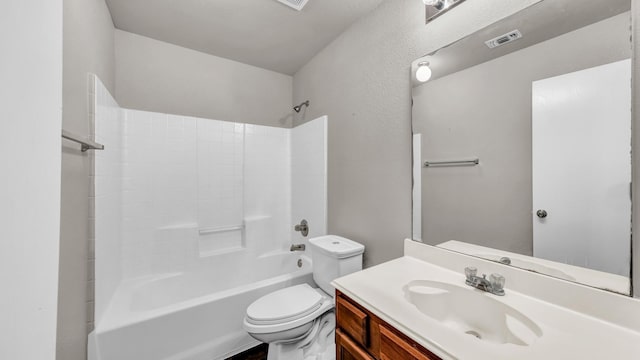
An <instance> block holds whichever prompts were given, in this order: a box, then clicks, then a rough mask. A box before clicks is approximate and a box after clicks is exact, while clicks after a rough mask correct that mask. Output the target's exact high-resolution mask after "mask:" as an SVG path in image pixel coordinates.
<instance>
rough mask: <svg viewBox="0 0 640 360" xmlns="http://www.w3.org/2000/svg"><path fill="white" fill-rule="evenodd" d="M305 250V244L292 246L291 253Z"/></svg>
mask: <svg viewBox="0 0 640 360" xmlns="http://www.w3.org/2000/svg"><path fill="white" fill-rule="evenodd" d="M305 248H306V245H305V244H292V245H291V248H290V249H289V251H304V249H305Z"/></svg>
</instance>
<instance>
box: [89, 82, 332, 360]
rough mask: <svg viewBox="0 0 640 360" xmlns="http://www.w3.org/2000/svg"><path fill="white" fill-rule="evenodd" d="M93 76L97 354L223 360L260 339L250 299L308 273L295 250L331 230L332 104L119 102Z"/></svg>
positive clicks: (108, 358) (105, 359) (92, 346)
mask: <svg viewBox="0 0 640 360" xmlns="http://www.w3.org/2000/svg"><path fill="white" fill-rule="evenodd" d="M91 79H93V81H94V87H93V89H94V91H93V93H94V95H95V97H94V100H95V104H94V109H95V114H94V116H95V119H94V120H95V140H96V141H97V142H100V143H102V144H104V145H105V150H104V151H101V152H98V153H96V154H95V166H94V171H93V172H92V175H93V177H94V180H95V186H94V194H93V195H94V199H93V200H94V202H93V204H94V212H95V214H94V215H95V216H94V219H95V224H94V226H93V228H94V230H95V232H94V235H95V297H94V299H95V311H94V319H95V329H94V331H93V332H92V333H91V334H90V335H89V339H88V340H89V344H88V348H89V350H88V352H89V359H91V360H169V359H175V360H178V359H180V360H216V359H225V358H227V357H230V356H232V355H235V354H237V353H239V352H241V351H243V350H246V349H248V348H250V347H252V346H254V345H256V344H258V342H257V341H256V340H254V339H253V338H251V337H250V336H249V335H248V334H247V333H246V331H244V329H243V328H242V323H243V318H244V315H245V311H246V309H247V307H248V306H249V305H250V304H251V303H252V302H253V301H255V300H257V299H258V298H260V297H261V296H264V295H266V294H268V293H271V292H273V291H275V290H279V289H282V288H285V287H288V286H292V285H298V284H302V283H308V284H311V285H313V279H312V270H311V260H310V258H309V257H307V256H306V255H305V253H304V252H290V251H289V247H290V246H291V244H292V243H303V244H304V243H305V242H306V240H305V238H303V237H302V235H301V234H300V233H299V232H294V231H293V224H295V223H297V222H299V221H300V220H301V219H303V218H304V219H306V220H308V221H309V224H311V226H310V233H309V235H308V236H309V237H316V236H322V235H325V234H326V149H327V136H326V134H327V117H326V116H325V117H321V118H318V119H315V120H312V121H310V122H307V123H305V124H302V125H299V126H296V127H294V128H276V127H269V126H262V125H254V124H242V123H234V122H227V121H221V120H212V119H201V118H192V117H184V116H179V115H170V114H161V113H153V112H146V111H138V110H131V109H123V108H121V107H120V106H119V105H118V104H117V102H116V101H115V100H114V99H113V97H112V96H111V94H109V92H108V90H107V89H106V87H104V85H103V84H102V83H101V82H100V80H99V79H98V78H97V77H92V78H91Z"/></svg>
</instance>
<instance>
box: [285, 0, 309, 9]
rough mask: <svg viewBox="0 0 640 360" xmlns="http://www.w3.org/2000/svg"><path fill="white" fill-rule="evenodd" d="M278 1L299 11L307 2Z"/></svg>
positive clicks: (295, 0)
mask: <svg viewBox="0 0 640 360" xmlns="http://www.w3.org/2000/svg"><path fill="white" fill-rule="evenodd" d="M278 1H279V2H281V3H283V4H285V5H287V6H289V7H292V8H294V9H296V10H298V11H300V10H302V8H303V7H304V6H305V5H307V2H308V1H309V0H278Z"/></svg>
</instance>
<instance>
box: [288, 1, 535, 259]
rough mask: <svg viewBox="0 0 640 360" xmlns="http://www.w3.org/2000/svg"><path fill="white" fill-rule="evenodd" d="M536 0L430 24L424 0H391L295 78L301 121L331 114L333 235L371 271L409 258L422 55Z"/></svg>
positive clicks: (484, 7)
mask: <svg viewBox="0 0 640 360" xmlns="http://www.w3.org/2000/svg"><path fill="white" fill-rule="evenodd" d="M535 2H536V0H517V1H508V2H507V1H500V0H487V1H469V2H467V3H465V4H462V5H460V6H459V7H457V8H456V9H455V10H454V11H451V12H450V13H449V14H447V15H446V16H442V17H440V18H438V19H437V20H436V21H434V22H432V23H430V24H429V25H428V26H425V12H424V5H423V4H422V2H421V1H417V0H387V1H385V2H383V3H382V4H381V5H380V6H379V7H378V8H377V9H376V10H375V11H373V12H372V13H370V14H369V15H368V16H366V17H364V18H363V19H361V20H359V21H358V22H357V23H356V24H354V25H353V26H351V27H350V28H349V29H347V30H346V31H345V32H344V33H343V34H342V35H340V36H339V37H338V38H337V39H336V40H334V41H333V42H332V43H331V44H329V45H328V46H327V47H326V48H325V49H323V50H322V51H321V52H320V53H318V55H316V56H315V57H314V58H313V59H312V60H311V61H310V62H309V63H308V64H306V65H305V66H304V67H303V68H302V69H301V70H300V71H298V72H297V73H296V74H295V76H294V80H293V88H294V92H293V93H294V103H299V102H301V101H303V100H306V99H309V100H311V107H310V108H309V109H308V110H307V111H306V112H303V113H302V114H301V115H300V116H298V117H297V118H296V119H295V122H296V123H303V122H305V121H309V120H311V119H314V118H316V117H318V116H320V115H324V114H326V115H328V116H329V159H328V163H329V170H328V176H329V210H328V213H329V221H328V222H329V232H330V233H334V234H338V235H342V236H345V237H348V238H352V239H353V240H356V241H359V242H361V243H363V244H364V245H365V246H366V247H367V248H366V252H365V266H371V265H375V264H379V263H381V262H384V261H387V260H390V259H393V258H396V257H399V256H402V240H403V239H404V238H406V237H410V236H411V187H412V179H411V142H412V140H411V90H410V78H409V67H410V63H411V62H412V61H413V60H414V59H416V58H417V57H419V56H422V55H424V54H426V53H429V52H431V51H433V50H435V49H438V48H440V47H442V46H444V45H446V44H448V43H451V42H452V41H454V40H456V39H457V38H459V37H462V36H465V35H468V34H470V33H473V32H475V31H476V30H478V29H480V28H483V27H484V26H486V25H488V24H490V23H492V22H494V21H495V20H497V19H500V18H503V17H505V16H508V15H510V14H512V13H514V12H516V11H518V10H520V9H522V8H523V7H525V6H528V5H530V4H532V3H535Z"/></svg>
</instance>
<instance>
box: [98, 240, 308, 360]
mask: <svg viewBox="0 0 640 360" xmlns="http://www.w3.org/2000/svg"><path fill="white" fill-rule="evenodd" d="M241 257H242V256H240V257H238V256H233V255H232V254H231V255H229V256H224V257H220V258H219V259H217V261H216V263H218V264H217V265H218V266H208V265H207V264H206V263H205V264H203V266H201V267H200V268H198V269H190V270H188V271H183V272H176V273H170V274H161V275H154V276H148V277H144V278H137V279H132V280H127V281H126V282H123V283H122V284H121V285H120V286H119V287H118V290H117V292H116V294H115V295H114V297H113V299H112V300H111V302H110V304H109V307H108V309H107V311H106V313H105V315H104V316H103V318H102V319H101V320H100V321H99V322H98V323H97V324H96V328H95V329H94V331H93V332H92V333H91V334H90V335H89V344H88V353H89V354H88V355H89V359H90V360H163V359H166V360H217V359H226V358H227V357H230V356H232V355H235V354H237V353H239V352H242V351H244V350H246V349H249V348H251V347H253V346H255V345H257V344H258V341H256V340H254V339H253V338H251V337H250V336H249V335H248V334H247V333H246V332H245V331H244V330H243V329H242V320H243V317H244V314H245V310H246V308H247V306H249V304H251V303H252V302H253V301H255V300H256V299H258V298H259V297H261V296H263V295H266V294H268V293H270V292H272V291H275V290H278V289H282V288H284V287H287V286H292V285H297V284H302V283H308V284H311V285H314V283H313V278H312V271H311V260H310V259H309V258H308V257H307V256H304V255H300V254H299V253H290V252H277V253H272V254H268V255H263V256H259V257H257V258H256V257H254V258H253V259H251V261H250V262H249V263H247V262H246V260H247V258H246V256H245V257H244V261H240V260H242V259H241ZM299 260H301V261H299ZM229 262H235V264H236V265H235V266H232V267H226V269H234V270H233V271H232V272H229V271H228V270H227V271H226V272H223V271H217V270H216V269H224V268H225V266H220V265H225V264H220V263H229ZM243 264H246V265H243ZM299 265H301V266H300V267H299Z"/></svg>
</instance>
